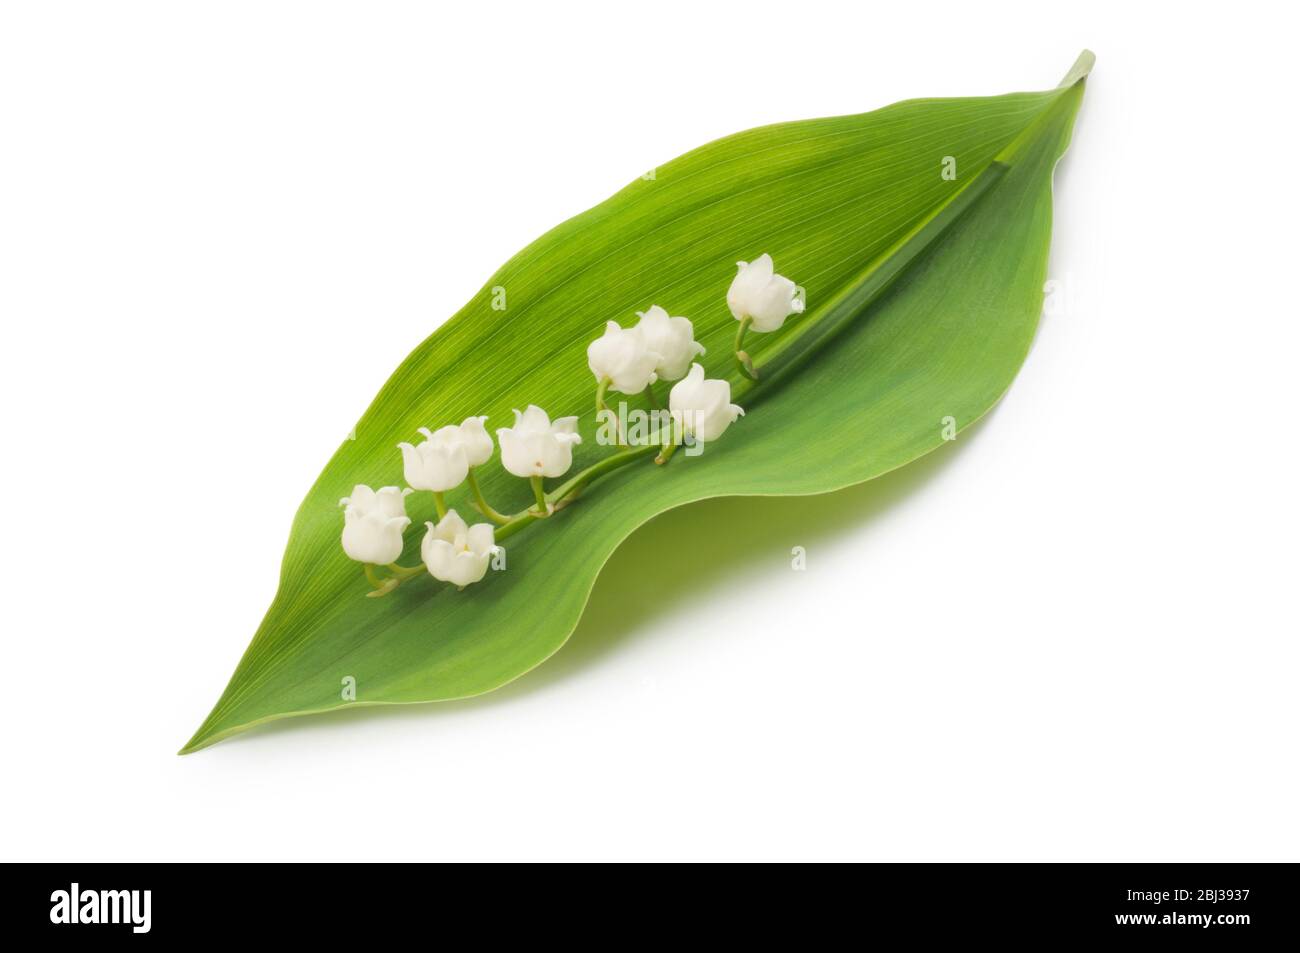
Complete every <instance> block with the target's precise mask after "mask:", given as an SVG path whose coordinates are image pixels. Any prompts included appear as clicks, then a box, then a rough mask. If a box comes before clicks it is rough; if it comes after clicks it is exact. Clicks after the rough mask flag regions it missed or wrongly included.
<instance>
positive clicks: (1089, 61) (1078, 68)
mask: <svg viewBox="0 0 1300 953" xmlns="http://www.w3.org/2000/svg"><path fill="white" fill-rule="evenodd" d="M1096 62H1097V57H1096V55H1094V54H1093V52H1092V50H1084V51H1083V52H1082V53H1080V54H1079V58H1078V59H1077V60H1075V61H1074V65H1073V66H1071V67H1070V71H1069V72H1068V73H1066V74H1065V78H1064V79H1062V80H1061V82H1060V83H1059V84H1058V87H1057V88H1058V89H1065V88H1066V87H1067V86H1073V85H1074V84H1075V83H1077V82H1079V80H1081V79H1085V78H1086V77H1087V75H1088V74H1089V73H1091V72H1092V67H1093V65H1094V64H1095V63H1096Z"/></svg>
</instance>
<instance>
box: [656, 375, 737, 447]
mask: <svg viewBox="0 0 1300 953" xmlns="http://www.w3.org/2000/svg"><path fill="white" fill-rule="evenodd" d="M668 410H669V412H670V413H671V414H672V418H673V422H674V423H675V424H676V426H677V428H679V429H680V430H681V432H682V433H686V434H690V435H691V436H693V437H694V438H695V439H696V440H700V441H706V442H707V441H709V440H716V439H717V438H718V437H721V436H722V432H723V431H724V430H726V429H727V428H728V427H729V426H731V424H732V423H733V422H734V421H735V419H736V418H737V417H739V416H741V415H743V414H744V413H745V411H744V409H743V408H741V407H738V406H736V405H735V404H733V403H732V402H731V385H730V384H728V383H727V382H726V381H721V380H705V378H704V368H703V367H701V366H700V365H699V364H692V365H691V371H690V373H689V374H687V375H686V376H685V377H684V378H682V379H681V380H680V381H678V382H677V383H676V384H674V385H673V389H672V390H671V391H669V392H668Z"/></svg>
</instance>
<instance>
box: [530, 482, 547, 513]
mask: <svg viewBox="0 0 1300 953" xmlns="http://www.w3.org/2000/svg"><path fill="white" fill-rule="evenodd" d="M528 482H529V483H531V484H532V486H533V499H535V500H536V501H537V509H536V510H530V511H529V512H531V513H532V514H533V515H534V516H550V515H551V508H550V505H549V504H548V503H547V502H546V489H545V488H544V487H543V486H542V478H541V477H539V476H533V477H529V478H528Z"/></svg>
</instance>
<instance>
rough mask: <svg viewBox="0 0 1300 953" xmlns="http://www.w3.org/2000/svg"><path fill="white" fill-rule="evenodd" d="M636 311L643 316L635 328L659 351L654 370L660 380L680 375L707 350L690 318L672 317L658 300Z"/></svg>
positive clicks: (651, 349)
mask: <svg viewBox="0 0 1300 953" xmlns="http://www.w3.org/2000/svg"><path fill="white" fill-rule="evenodd" d="M637 314H638V315H639V316H640V318H641V320H640V321H638V322H637V325H636V327H635V328H634V329H633V330H634V331H636V332H637V333H638V334H640V335H641V340H642V341H644V342H645V346H646V349H647V350H649V351H650V352H652V353H654V354H658V355H659V362H658V363H657V364H655V367H654V370H655V373H656V374H657V375H658V377H659V379H660V380H665V381H675V380H678V379H680V378H681V377H682V376H683V375H684V374H685V373H686V370H687V368H689V367H690V366H691V361H692V360H694V359H695V358H696V357H697V356H699V355H700V354H703V353H704V345H703V344H700V343H699V342H698V341H696V340H695V329H694V328H693V327H692V326H691V322H690V319H689V318H681V317H677V318H672V317H669V316H668V312H667V311H665V310H664V309H663V308H661V307H659V305H657V304H653V305H651V306H650V309H649V310H648V311H638V312H637ZM588 354H590V350H588Z"/></svg>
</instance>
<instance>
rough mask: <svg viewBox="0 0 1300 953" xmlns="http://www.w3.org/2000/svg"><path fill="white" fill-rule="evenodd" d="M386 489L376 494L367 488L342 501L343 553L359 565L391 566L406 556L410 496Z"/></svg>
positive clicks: (356, 490)
mask: <svg viewBox="0 0 1300 953" xmlns="http://www.w3.org/2000/svg"><path fill="white" fill-rule="evenodd" d="M409 492H410V490H405V491H404V490H399V489H398V488H397V487H395V486H386V487H384V488H382V489H381V490H379V491H378V492H375V491H374V490H372V489H370V487H368V486H365V485H364V484H358V485H357V486H355V487H353V488H352V495H351V496H345V497H343V499H341V500H339V506H342V507H344V510H343V551H344V552H345V553H347V554H348V558H349V559H355V560H356V561H357V562H359V563H371V564H373V565H376V566H387V565H388V564H389V563H391V562H396V561H397V558H398V557H399V556H401V555H402V531H403V530H405V529H406V527H408V526H410V525H411V521H410V519H408V518H407V515H406V499H405V497H406V494H407V493H409Z"/></svg>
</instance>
